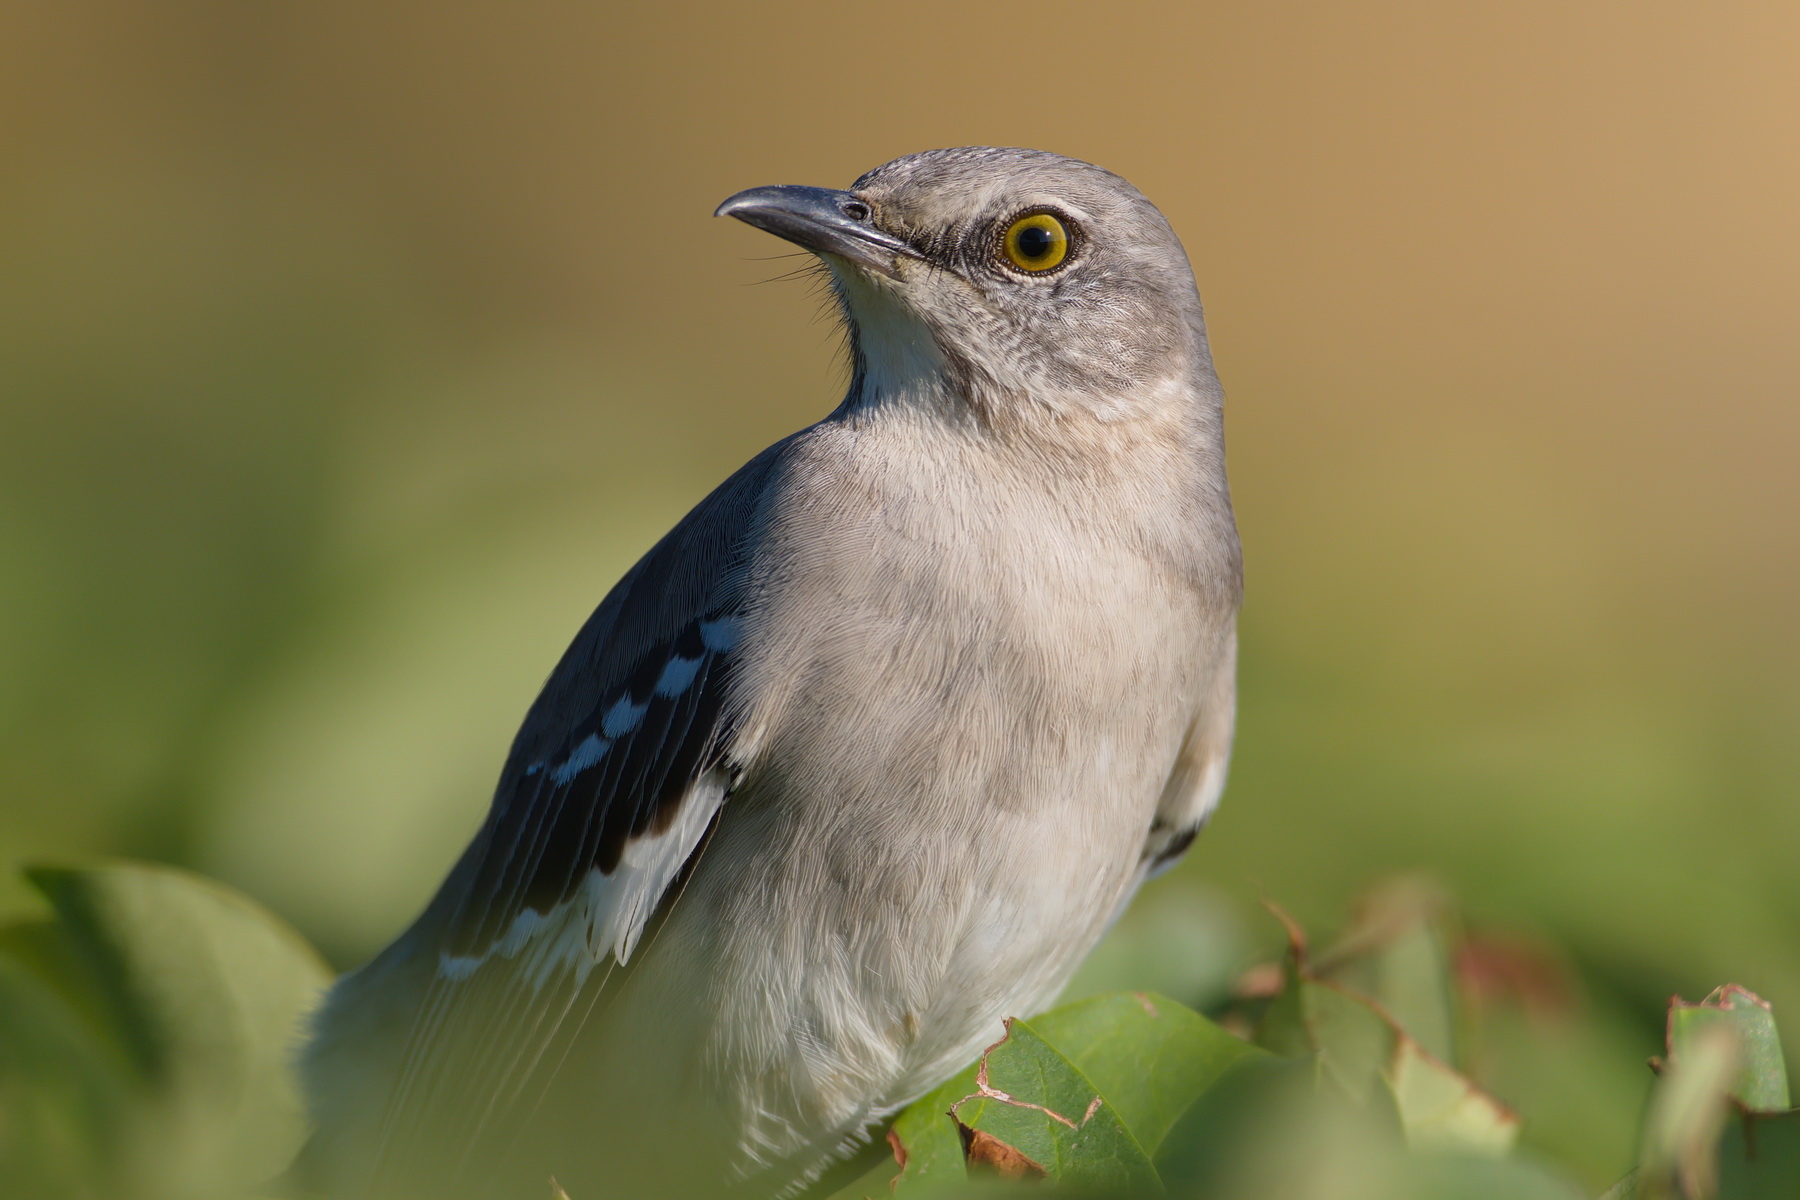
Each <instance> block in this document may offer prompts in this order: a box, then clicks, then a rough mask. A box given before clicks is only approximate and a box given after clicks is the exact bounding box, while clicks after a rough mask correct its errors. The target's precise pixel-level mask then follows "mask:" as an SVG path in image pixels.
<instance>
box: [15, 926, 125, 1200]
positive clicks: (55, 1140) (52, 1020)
mask: <svg viewBox="0 0 1800 1200" xmlns="http://www.w3.org/2000/svg"><path fill="white" fill-rule="evenodd" d="M46 924H47V923H46ZM6 932H7V933H9V934H10V933H15V932H16V930H14V929H9V930H7V931H6ZM133 1098H134V1097H133V1095H132V1081H131V1080H130V1078H129V1076H128V1074H127V1072H126V1071H124V1070H122V1069H121V1064H120V1063H119V1061H118V1059H117V1057H116V1055H114V1054H112V1053H111V1052H110V1051H109V1049H108V1048H107V1047H105V1046H103V1045H102V1044H101V1043H100V1042H99V1040H98V1039H97V1038H96V1037H95V1035H94V1031H93V1029H92V1028H91V1027H90V1026H89V1025H88V1024H87V1023H86V1022H84V1021H83V1020H82V1019H81V1018H80V1017H79V1016H78V1015H77V1014H76V1013H75V1012H74V1011H72V1010H71V1008H70V1007H69V1005H68V1004H67V1003H66V1001H65V1000H64V998H63V997H62V996H61V995H59V994H58V993H57V991H56V990H55V989H54V988H53V987H51V986H50V985H48V984H47V983H46V982H45V981H44V980H43V979H41V978H39V977H38V976H37V975H36V974H35V973H34V972H31V971H29V970H26V969H25V968H23V967H21V966H20V965H19V964H18V963H17V962H14V961H12V960H11V959H9V958H8V957H6V956H5V955H3V954H0V1179H4V1180H5V1181H6V1184H7V1186H6V1189H5V1190H6V1192H7V1194H9V1195H19V1196H99V1195H101V1194H104V1193H106V1192H108V1191H111V1190H112V1184H113V1182H114V1180H115V1179H116V1177H117V1175H118V1173H119V1170H120V1166H121V1162H122V1160H123V1157H124V1151H125V1148H126V1141H127V1122H128V1118H129V1115H130V1111H131V1110H130V1105H131V1102H132V1100H133Z"/></svg>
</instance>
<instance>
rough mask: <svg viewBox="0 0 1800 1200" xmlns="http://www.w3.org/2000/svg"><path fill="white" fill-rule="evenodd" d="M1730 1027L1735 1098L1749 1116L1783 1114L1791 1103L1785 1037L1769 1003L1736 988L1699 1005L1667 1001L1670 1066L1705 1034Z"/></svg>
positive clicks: (1678, 999) (1729, 987)
mask: <svg viewBox="0 0 1800 1200" xmlns="http://www.w3.org/2000/svg"><path fill="white" fill-rule="evenodd" d="M1721 1027H1723V1028H1727V1029H1729V1030H1731V1032H1732V1035H1733V1036H1734V1037H1736V1039H1737V1042H1738V1055H1739V1062H1740V1072H1739V1075H1738V1077H1737V1079H1736V1080H1735V1081H1734V1082H1733V1083H1732V1085H1731V1094H1732V1097H1733V1098H1734V1099H1736V1100H1737V1102H1738V1103H1739V1104H1742V1105H1743V1106H1744V1107H1745V1108H1747V1109H1749V1110H1750V1111H1751V1112H1783V1111H1785V1110H1786V1109H1787V1107H1788V1105H1789V1103H1790V1101H1789V1099H1788V1081H1787V1066H1786V1064H1785V1063H1784V1062H1783V1061H1782V1057H1781V1035H1780V1034H1779V1033H1777V1032H1776V1029H1775V1014H1774V1012H1773V1011H1772V1010H1771V1009H1770V1007H1769V1003H1768V1001H1766V1000H1764V999H1763V998H1762V997H1760V996H1758V995H1757V994H1756V993H1755V992H1752V991H1751V990H1750V989H1748V988H1745V987H1740V986H1739V985H1737V984H1735V983H1728V984H1726V985H1725V986H1724V987H1722V988H1718V989H1717V990H1715V991H1714V992H1713V993H1712V994H1711V995H1710V996H1708V997H1707V998H1706V999H1704V1000H1702V1001H1701V1002H1700V1003H1698V1004H1689V1003H1687V1002H1686V1001H1685V1000H1683V999H1682V998H1681V997H1680V996H1676V997H1674V998H1673V999H1671V1000H1670V1001H1669V1030H1668V1050H1669V1059H1670V1061H1671V1062H1673V1061H1675V1060H1677V1059H1679V1058H1680V1057H1681V1054H1682V1051H1683V1049H1684V1048H1687V1047H1689V1046H1691V1045H1693V1043H1694V1041H1695V1039H1696V1038H1698V1037H1700V1036H1701V1035H1702V1034H1703V1033H1704V1032H1705V1031H1706V1030H1710V1029H1715V1028H1721Z"/></svg>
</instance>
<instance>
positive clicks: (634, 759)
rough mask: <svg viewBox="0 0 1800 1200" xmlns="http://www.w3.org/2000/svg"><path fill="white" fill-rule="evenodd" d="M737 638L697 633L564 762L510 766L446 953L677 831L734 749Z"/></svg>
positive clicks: (602, 717)
mask: <svg viewBox="0 0 1800 1200" xmlns="http://www.w3.org/2000/svg"><path fill="white" fill-rule="evenodd" d="M736 640H737V621H736V620H735V618H733V617H730V616H717V617H712V618H707V619H702V620H698V621H693V622H691V623H689V624H688V625H687V626H686V627H685V628H683V629H682V630H681V631H680V632H679V633H677V634H676V635H675V636H674V637H672V638H670V639H668V640H666V641H663V642H661V643H658V644H656V645H654V646H652V647H650V648H649V649H648V650H647V651H646V652H645V654H644V655H643V657H642V659H641V660H640V661H639V662H638V663H637V665H636V666H635V667H634V668H633V669H632V673H631V675H630V676H629V677H627V679H626V680H625V682H624V683H623V684H621V685H619V686H618V687H616V688H614V689H612V690H610V691H608V692H605V693H602V695H601V698H600V700H599V701H598V702H597V703H595V704H594V705H593V706H592V708H591V710H590V711H589V712H588V713H587V714H586V715H585V716H584V717H583V719H581V720H580V721H578V722H576V723H575V724H574V725H573V726H572V727H571V728H570V730H569V732H568V733H567V734H566V735H565V736H564V737H563V739H562V741H561V742H560V744H558V745H557V749H556V751H555V752H554V753H552V754H549V755H546V756H544V757H543V758H541V759H538V760H536V761H530V762H513V763H510V764H509V765H508V778H507V786H506V788H505V799H504V800H503V801H502V802H501V804H500V805H499V807H498V808H497V810H496V812H495V814H494V816H493V818H492V820H491V822H490V826H489V829H488V831H487V836H488V839H489V840H488V845H487V847H486V849H485V852H484V853H483V854H482V858H481V865H480V867H479V868H478V870H477V872H476V875H475V879H474V882H473V885H472V886H471V887H470V889H469V891H468V893H467V895H468V900H467V901H466V902H465V909H464V911H463V913H462V914H460V918H459V919H458V920H457V921H456V922H455V925H454V927H453V929H452V931H451V934H450V938H449V940H448V942H447V943H446V945H445V950H446V951H447V952H448V953H449V954H452V955H455V956H458V957H462V956H480V955H481V954H482V953H483V952H485V951H486V950H488V949H489V948H490V947H492V946H493V945H495V944H496V943H498V942H500V941H502V940H503V939H504V938H505V937H506V936H507V934H508V931H509V930H510V929H511V927H512V924H513V922H514V920H515V919H516V918H517V917H518V916H519V915H520V914H521V913H522V912H524V911H525V910H527V909H529V910H532V911H535V912H536V913H538V914H539V915H540V916H541V915H543V914H545V913H548V912H549V911H550V910H551V909H552V908H554V907H555V906H557V905H558V904H560V903H562V902H564V901H566V900H568V899H570V898H571V897H572V896H573V895H574V894H575V892H576V891H577V890H578V889H579V888H580V887H581V884H582V881H583V880H584V879H585V878H586V877H587V876H588V874H589V872H590V871H593V870H598V871H600V872H601V873H602V874H605V875H611V874H612V873H613V872H614V871H615V870H617V868H618V866H619V862H620V860H621V858H622V857H623V855H624V853H625V850H626V847H627V846H629V845H630V844H631V843H632V842H633V841H634V840H636V839H638V838H640V837H643V836H645V835H650V836H655V835H658V834H661V833H662V832H664V831H665V830H667V829H668V828H669V826H670V825H671V824H673V822H674V821H675V818H676V817H677V815H678V814H679V813H680V810H681V805H682V802H683V799H684V797H686V796H687V795H688V794H689V792H690V790H691V788H692V786H693V784H694V781H695V780H696V779H697V778H699V777H700V776H701V775H702V774H703V773H704V772H706V771H707V770H709V769H711V768H712V767H714V766H716V765H718V761H719V757H720V755H721V752H722V747H723V745H724V744H725V742H726V741H727V738H726V736H725V732H726V731H725V730H724V728H723V724H724V722H723V714H724V702H725V695H726V691H727V683H728V676H729V671H730V664H731V660H730V651H731V649H732V648H733V646H734V645H735V644H736Z"/></svg>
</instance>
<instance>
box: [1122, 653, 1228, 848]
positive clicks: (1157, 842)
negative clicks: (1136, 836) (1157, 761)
mask: <svg viewBox="0 0 1800 1200" xmlns="http://www.w3.org/2000/svg"><path fill="white" fill-rule="evenodd" d="M1236 712H1237V636H1236V634H1235V633H1230V634H1227V636H1226V640H1225V645H1224V648H1223V652H1222V653H1221V654H1220V656H1219V661H1218V663H1217V665H1216V666H1215V667H1214V669H1213V678H1212V681H1211V687H1209V688H1208V689H1207V692H1206V695H1205V698H1204V700H1203V701H1202V703H1201V705H1200V711H1199V713H1198V714H1196V715H1195V717H1194V722H1193V724H1192V725H1190V726H1189V727H1188V731H1187V736H1186V737H1185V738H1184V739H1182V743H1181V752H1180V753H1179V754H1178V755H1177V756H1176V759H1175V769H1174V770H1173V771H1171V772H1170V774H1169V780H1168V783H1167V784H1165V785H1164V787H1163V793H1162V799H1161V800H1160V801H1159V802H1158V804H1157V806H1156V816H1155V818H1154V819H1153V820H1152V821H1151V824H1150V832H1149V835H1148V836H1147V837H1146V838H1145V839H1144V857H1143V866H1142V873H1143V877H1144V878H1149V877H1150V876H1153V875H1156V874H1158V873H1159V872H1161V871H1165V870H1167V869H1168V868H1170V867H1172V866H1174V865H1175V863H1176V862H1177V861H1178V860H1179V859H1180V858H1181V856H1182V855H1183V854H1185V853H1186V852H1187V848H1188V847H1189V846H1191V845H1192V844H1193V842H1194V838H1195V837H1196V836H1197V835H1198V834H1199V833H1200V830H1201V828H1202V827H1203V826H1205V824H1206V821H1207V818H1208V817H1210V816H1212V812H1213V809H1214V808H1215V807H1217V806H1218V803H1219V796H1220V794H1221V793H1222V792H1224V790H1225V770H1226V767H1227V766H1228V765H1229V763H1230V760H1231V732H1232V726H1233V723H1234V721H1235V717H1236Z"/></svg>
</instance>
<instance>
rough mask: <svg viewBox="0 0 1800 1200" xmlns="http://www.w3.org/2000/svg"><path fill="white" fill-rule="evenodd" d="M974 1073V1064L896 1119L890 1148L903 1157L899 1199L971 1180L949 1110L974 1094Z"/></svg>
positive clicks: (898, 1191)
mask: <svg viewBox="0 0 1800 1200" xmlns="http://www.w3.org/2000/svg"><path fill="white" fill-rule="evenodd" d="M975 1070H976V1064H974V1063H971V1064H970V1065H969V1066H967V1067H965V1068H964V1069H963V1070H961V1071H958V1072H957V1073H956V1074H955V1075H953V1076H951V1077H950V1078H949V1079H947V1080H945V1081H944V1083H943V1084H942V1085H941V1086H940V1087H937V1088H934V1089H933V1090H932V1091H930V1092H928V1093H927V1094H926V1095H924V1096H923V1097H921V1098H920V1099H918V1100H915V1101H913V1102H912V1103H911V1104H909V1105H907V1106H906V1110H905V1111H904V1112H902V1113H901V1114H900V1115H899V1116H898V1117H896V1118H895V1119H894V1124H893V1128H892V1130H891V1137H890V1139H889V1144H890V1145H895V1146H896V1157H901V1156H903V1162H902V1165H901V1166H900V1168H899V1178H898V1179H897V1180H896V1182H895V1184H894V1194H895V1195H896V1196H916V1195H920V1194H923V1193H926V1192H931V1191H936V1190H940V1189H942V1188H945V1187H950V1186H955V1185H958V1184H961V1183H962V1182H964V1181H965V1180H967V1179H968V1170H967V1168H966V1167H965V1165H964V1162H963V1149H962V1139H961V1138H960V1137H958V1136H957V1132H956V1122H955V1121H953V1120H951V1119H950V1106H951V1105H953V1104H955V1103H956V1102H957V1101H958V1100H961V1099H962V1098H963V1097H964V1096H967V1095H968V1094H969V1093H970V1092H973V1091H974V1090H975Z"/></svg>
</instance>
